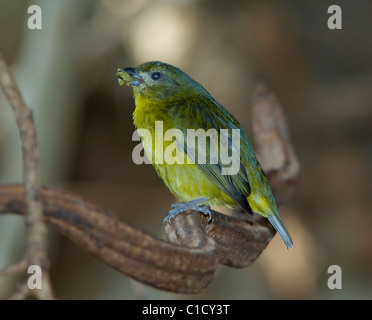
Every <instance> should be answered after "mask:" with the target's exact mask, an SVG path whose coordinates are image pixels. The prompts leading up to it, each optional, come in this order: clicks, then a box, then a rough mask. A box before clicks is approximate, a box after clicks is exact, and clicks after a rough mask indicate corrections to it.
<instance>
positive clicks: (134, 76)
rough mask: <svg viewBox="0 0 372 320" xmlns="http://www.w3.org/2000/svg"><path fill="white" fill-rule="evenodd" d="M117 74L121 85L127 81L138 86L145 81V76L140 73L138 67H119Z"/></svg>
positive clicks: (128, 83) (127, 83)
mask: <svg viewBox="0 0 372 320" xmlns="http://www.w3.org/2000/svg"><path fill="white" fill-rule="evenodd" d="M116 75H117V76H118V82H119V84H120V85H123V84H124V83H125V84H126V85H127V86H129V85H132V86H138V85H139V84H140V83H141V82H143V78H142V77H141V76H140V75H139V74H138V71H137V69H136V68H122V69H120V68H119V69H118V70H117V72H116Z"/></svg>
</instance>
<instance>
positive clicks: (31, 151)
mask: <svg viewBox="0 0 372 320" xmlns="http://www.w3.org/2000/svg"><path fill="white" fill-rule="evenodd" d="M0 86H1V88H2V90H3V92H4V95H5V97H6V99H7V100H8V101H9V103H10V105H11V107H12V109H13V111H14V114H15V116H16V120H17V126H18V130H19V134H20V138H21V144H22V156H23V180H24V185H25V190H24V194H25V198H26V208H25V212H26V215H25V220H26V238H27V254H26V257H25V261H26V263H24V262H21V263H19V264H18V265H17V266H18V268H13V269H12V268H10V270H13V272H16V271H17V272H18V271H19V269H20V268H19V267H20V266H23V267H26V266H28V265H38V266H40V267H41V268H42V270H43V277H44V279H45V288H44V291H43V290H40V291H39V290H33V291H29V293H30V294H34V295H36V296H39V297H43V298H53V293H52V291H51V286H50V285H49V276H48V268H49V262H48V259H47V254H46V252H47V229H46V226H45V224H44V222H43V218H42V215H43V209H42V203H41V199H40V170H39V151H38V146H37V138H36V129H35V124H34V121H33V118H32V111H31V110H30V109H29V108H28V107H27V106H26V105H25V103H24V102H23V100H22V97H21V94H20V92H19V90H18V88H17V86H16V84H15V83H14V81H13V79H12V77H11V75H10V73H9V72H8V68H7V65H6V62H5V59H4V56H3V54H2V53H1V52H0ZM8 272H9V269H8Z"/></svg>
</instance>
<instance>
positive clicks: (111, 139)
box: [0, 0, 372, 299]
mask: <svg viewBox="0 0 372 320" xmlns="http://www.w3.org/2000/svg"><path fill="white" fill-rule="evenodd" d="M56 1H58V0H53V1H52V0H48V1H46V0H44V1H43V0H40V1H33V4H39V5H40V6H41V7H42V9H43V12H44V15H45V14H46V12H48V11H47V8H48V7H49V6H52V5H53V3H54V2H56ZM76 3H77V2H76V1H64V2H63V6H64V7H65V10H66V12H67V15H70V16H71V21H65V20H63V21H60V22H59V24H58V25H57V26H56V27H55V28H56V29H55V30H54V31H53V32H54V33H53V37H56V40H57V41H58V39H61V40H60V41H63V43H61V44H60V45H62V47H65V48H68V49H69V52H70V54H71V55H70V56H69V59H70V60H68V61H67V62H66V61H65V62H64V63H69V64H71V65H70V67H71V66H72V67H71V68H70V70H71V71H69V72H73V76H72V75H70V77H69V78H65V79H66V80H64V81H72V80H68V79H73V81H74V82H73V84H71V83H70V84H71V85H70V86H66V87H63V86H60V84H59V83H58V82H57V81H58V78H59V74H58V73H54V74H52V75H50V78H49V79H54V80H55V81H56V82H54V81H48V82H45V83H42V85H43V87H44V88H45V92H49V94H51V97H53V96H56V97H58V99H59V103H61V101H62V105H63V97H73V98H74V99H73V104H72V102H71V103H70V102H66V104H68V108H67V106H66V113H67V114H65V115H64V118H63V119H64V120H63V121H65V123H63V124H62V128H64V129H63V130H62V131H61V132H62V133H63V132H65V133H67V134H68V139H67V140H66V141H67V142H66V143H67V144H68V146H69V147H68V149H66V150H70V152H69V153H67V152H65V154H66V155H65V156H66V160H63V162H64V163H66V165H67V168H66V169H64V170H63V174H61V176H59V177H58V179H57V180H56V179H54V180H53V181H51V183H53V184H56V185H59V186H61V187H65V188H68V189H70V190H73V191H76V192H79V193H81V194H82V195H85V196H87V197H89V198H91V199H92V200H94V201H95V202H97V203H100V204H102V205H103V206H105V207H107V208H108V209H111V210H113V211H114V212H116V213H117V214H118V215H120V216H121V217H122V218H123V219H125V220H127V221H130V222H131V223H134V224H136V225H137V226H139V227H141V228H143V229H145V230H148V231H150V232H153V233H155V234H158V235H159V236H161V230H160V222H161V220H162V218H163V216H164V215H165V213H166V211H167V210H168V209H169V205H170V203H172V201H173V199H172V196H171V195H170V194H169V192H168V190H166V188H165V187H164V186H163V183H162V182H161V180H160V179H159V178H158V177H157V176H156V173H155V171H154V170H153V168H152V167H151V166H146V165H142V166H136V165H135V164H134V163H133V162H132V159H131V151H132V149H133V147H134V146H135V145H136V144H137V142H132V141H131V135H132V132H133V130H134V128H133V125H132V120H131V113H132V111H133V107H134V106H133V100H132V98H131V91H130V90H129V89H126V88H123V87H119V86H118V85H117V82H116V78H115V71H116V69H117V68H118V67H124V66H136V65H138V64H139V63H141V62H144V61H146V60H162V61H165V62H169V63H171V64H175V65H177V66H179V67H180V68H182V69H183V70H184V71H186V72H187V73H188V74H190V75H191V76H192V77H193V78H194V79H196V80H197V81H199V82H201V83H202V84H203V85H204V86H205V87H206V88H207V89H208V90H209V91H210V92H211V94H212V95H213V96H214V97H215V98H216V99H217V100H218V101H219V102H220V103H221V104H222V105H224V106H225V107H226V108H228V109H229V110H231V111H232V113H233V114H234V115H235V116H236V118H237V119H239V121H240V122H241V123H242V125H243V127H245V128H246V129H247V131H248V132H250V130H251V129H250V127H249V125H250V121H249V119H250V108H249V107H250V103H251V102H250V99H251V92H252V89H253V86H254V84H255V82H256V81H257V80H261V79H263V80H265V81H266V82H268V83H269V85H270V86H271V87H272V88H273V90H274V91H275V93H276V94H277V96H278V97H279V99H280V101H281V104H282V105H283V108H284V112H285V113H286V116H287V118H288V123H289V127H290V134H291V139H292V141H293V144H294V147H295V150H296V152H297V154H298V156H299V159H300V162H301V166H302V178H301V183H300V186H299V188H298V191H297V193H296V194H295V196H294V197H293V199H292V200H291V201H289V202H288V203H287V204H286V205H285V206H284V207H282V208H280V211H281V215H282V216H283V217H284V219H285V220H286V222H287V221H288V223H287V224H288V228H289V230H290V231H291V234H292V235H293V239H294V244H295V249H294V250H293V251H290V252H286V251H284V250H283V249H282V248H281V246H277V244H279V243H280V239H278V237H275V239H274V240H273V241H272V243H271V244H270V245H269V247H268V248H267V249H266V250H265V252H264V253H263V254H262V257H261V258H259V259H258V261H257V262H256V263H255V264H254V265H253V266H252V267H250V268H247V269H244V270H234V269H228V268H221V270H220V273H219V274H218V275H217V277H216V280H215V282H214V283H213V284H212V285H211V286H210V287H209V288H207V289H206V291H205V292H204V293H202V294H199V295H196V296H190V297H192V298H211V299H213V298H220V299H229V298H235V299H246V298H331V299H338V298H369V299H370V298H372V293H371V292H372V290H371V287H372V271H371V270H372V258H371V252H372V233H371V232H370V228H371V226H372V217H371V207H372V201H371V190H372V182H371V177H372V165H371V164H372V140H371V136H372V126H371V123H372V90H371V87H372V72H371V71H372V60H371V59H370V53H371V52H372V37H370V34H371V33H372V19H371V18H372V4H371V2H370V1H367V0H358V1H355V2H351V1H336V2H335V1H332V2H331V1H320V0H317V1H305V0H301V1H274V0H265V1H242V0H241V1H227V0H213V1H212V0H204V1H202V0H200V1H197V0H194V1H192V0H188V1H187V0H183V1H166V0H163V1H161V0H156V1H154V0H126V1H117V0H102V1H98V0H97V1H93V0H90V1H85V2H84V3H83V4H81V3H80V2H79V4H78V5H77V4H76ZM331 4H338V5H340V6H341V8H342V10H343V11H342V12H343V29H342V30H335V31H331V30H329V29H328V28H327V19H328V17H329V15H328V14H327V8H328V6H329V5H331ZM28 5H29V1H24V0H17V1H11V0H0V46H1V49H2V50H3V52H4V54H5V55H6V57H7V59H8V61H9V62H10V63H12V64H13V65H14V67H16V66H17V63H19V61H18V59H19V57H20V56H22V57H23V62H24V63H25V61H26V59H25V58H24V57H25V56H27V54H28V52H22V50H25V49H24V47H23V44H24V43H25V41H26V40H27V38H30V37H31V36H32V37H34V38H35V37H36V38H37V37H38V36H40V37H42V36H43V32H44V33H47V32H48V28H49V27H48V23H49V22H48V17H47V16H44V17H43V19H44V20H43V21H44V24H43V27H44V29H43V30H42V31H30V30H28V29H27V24H26V22H27V18H28V16H27V13H26V10H27V6H28ZM37 32H39V33H37ZM32 33H33V34H32ZM35 33H36V34H35ZM27 48H28V49H30V46H28V47H27ZM31 49H32V50H33V55H34V54H35V53H36V54H37V53H38V52H40V53H42V52H43V49H44V46H38V47H34V48H31ZM51 54H52V55H53V57H55V59H56V60H55V61H56V63H57V64H58V61H59V59H62V56H61V57H60V55H58V54H59V53H58V52H52V53H51ZM26 62H27V61H26ZM59 67H60V70H61V72H62V70H63V69H65V68H66V65H64V64H62V65H60V66H59ZM54 72H55V71H54ZM22 77H24V78H25V79H23V81H24V82H27V83H28V86H29V88H31V89H32V87H33V85H35V83H36V82H37V80H38V72H35V73H34V74H23V75H22ZM57 84H58V85H57ZM63 88H64V89H63ZM62 89H63V90H64V91H62V92H61V91H59V90H62ZM57 93H58V95H54V94H57ZM26 98H27V97H26ZM56 99H57V98H56ZM26 101H27V99H26ZM66 101H69V99H67V100H66ZM30 107H31V108H36V106H33V105H31V106H30ZM3 109H4V107H2V106H1V102H0V111H1V112H2V110H3ZM70 109H74V110H76V109H77V110H78V111H79V112H77V113H74V112H72V111H68V110H70ZM68 112H70V113H68ZM1 117H3V113H1V115H0V124H1V123H4V119H3V120H1ZM59 117H60V116H58V119H60V118H59ZM72 117H73V118H74V119H73V120H74V121H71V122H70V121H69V118H72ZM58 119H53V114H51V115H50V114H49V115H48V117H46V118H45V117H44V120H42V121H54V120H56V121H58ZM9 121H10V120H9ZM42 121H41V122H42ZM61 121H62V120H61ZM8 125H9V124H8ZM40 126H42V123H40ZM49 130H51V129H49ZM71 132H74V134H71ZM0 134H1V135H0V150H1V151H0V153H1V157H0V167H4V166H5V167H6V163H7V162H12V161H14V159H11V158H10V159H9V157H7V152H5V151H4V150H6V149H4V146H3V144H5V141H6V140H7V132H6V131H5V132H4V130H0ZM43 135H44V137H40V140H41V141H43V140H46V139H47V138H48V137H46V136H45V135H46V133H43ZM49 139H51V137H49ZM56 148H58V145H56V143H53V141H52V142H51V143H50V149H48V150H47V151H45V153H54V152H56V151H55V150H56ZM46 158H47V157H46V156H44V158H43V157H42V166H43V165H47V164H46V163H45V162H47V161H49V160H44V162H43V159H46ZM50 161H52V160H50ZM51 167H52V168H54V169H53V170H55V171H58V170H60V167H59V165H58V166H57V165H55V166H54V167H53V163H52V164H51ZM0 172H1V170H0ZM45 179H46V180H48V177H46V178H45ZM1 180H2V177H1V175H0V182H1ZM51 180H52V179H51ZM48 183H49V182H48ZM154 208H155V209H156V210H154ZM151 212H157V215H156V216H151V215H150V213H151ZM139 213H141V214H139ZM146 214H147V215H146ZM0 221H1V220H0ZM9 245H10V244H9ZM52 251H53V252H54V256H55V257H56V258H55V260H54V261H53V267H52V271H53V277H54V279H52V281H54V284H55V293H56V295H57V297H60V298H136V297H137V296H142V295H145V296H147V297H149V298H177V299H179V298H182V297H183V296H180V295H173V294H168V293H165V292H159V291H157V290H154V289H151V288H148V287H145V288H141V286H138V285H137V284H133V282H132V281H130V280H129V279H128V278H126V277H124V276H122V275H119V274H117V273H116V272H114V271H112V270H110V269H109V268H107V267H106V266H103V265H102V264H100V263H97V262H96V261H95V260H94V258H92V257H90V256H88V255H87V254H85V253H83V252H81V250H79V249H78V248H76V247H75V246H73V245H72V244H71V243H70V242H68V241H67V240H65V239H61V241H60V242H59V245H55V246H54V247H53V249H52ZM0 255H1V252H0ZM332 264H338V265H340V266H341V268H342V270H343V289H342V290H339V291H331V290H329V289H328V288H327V278H328V276H329V275H328V274H327V268H328V266H330V265H332ZM139 288H140V289H139ZM138 290H139V291H138ZM138 292H140V293H138ZM0 295H1V296H2V295H3V294H2V292H1V288H0ZM188 297H189V296H188Z"/></svg>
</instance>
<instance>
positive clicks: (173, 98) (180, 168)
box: [116, 61, 293, 249]
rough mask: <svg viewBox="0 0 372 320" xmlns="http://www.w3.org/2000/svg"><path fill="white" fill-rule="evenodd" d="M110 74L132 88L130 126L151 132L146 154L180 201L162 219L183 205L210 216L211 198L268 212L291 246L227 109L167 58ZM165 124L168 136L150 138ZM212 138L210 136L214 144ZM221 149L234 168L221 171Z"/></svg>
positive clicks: (264, 181)
mask: <svg viewBox="0 0 372 320" xmlns="http://www.w3.org/2000/svg"><path fill="white" fill-rule="evenodd" d="M116 75H117V76H118V81H119V84H120V85H122V84H124V83H125V84H127V85H128V86H129V85H130V86H131V87H132V88H133V95H134V100H135V105H136V108H135V110H134V113H133V121H134V125H135V127H136V128H137V129H142V130H143V129H146V130H148V131H147V132H149V133H150V134H151V138H144V137H143V136H141V139H142V143H143V148H144V151H145V153H146V155H147V156H148V157H149V159H151V160H152V164H153V166H154V167H155V169H156V171H157V173H158V175H159V176H160V177H161V178H162V179H163V181H164V183H165V184H166V186H167V187H168V188H169V190H170V191H171V192H172V193H173V194H174V196H176V197H177V198H178V199H179V200H181V201H182V202H181V203H177V204H173V205H172V208H173V209H172V210H170V211H169V213H168V215H167V216H166V217H165V219H164V220H163V222H164V221H168V222H170V221H171V219H172V218H173V217H174V216H175V215H177V214H178V213H180V212H183V211H186V210H187V209H194V210H197V211H200V212H202V213H204V214H206V215H209V220H210V219H211V218H212V215H211V211H210V207H209V206H210V205H212V204H213V205H218V206H226V207H229V208H234V207H237V206H239V207H240V208H241V209H243V210H244V211H245V212H247V213H250V214H252V213H253V212H256V213H258V214H260V215H262V216H264V217H266V218H268V219H269V221H270V222H271V224H272V225H273V226H274V228H275V229H276V230H277V231H278V233H279V235H280V236H281V238H282V240H283V242H284V244H285V246H286V247H287V249H289V248H292V247H293V243H292V239H291V237H290V235H289V233H288V230H287V229H286V227H285V225H284V223H283V221H282V219H281V218H280V216H279V213H278V209H277V207H276V204H275V200H274V197H273V195H272V192H271V189H270V185H269V182H268V180H267V178H266V175H265V173H264V172H263V170H262V168H261V165H260V164H259V162H258V160H257V159H256V156H255V154H254V152H253V149H252V147H251V144H250V142H249V140H248V137H247V135H246V133H245V131H244V129H243V128H242V127H241V125H240V124H239V122H238V121H237V120H236V119H235V118H234V116H233V115H232V114H231V113H230V112H229V111H227V110H226V109H225V108H224V107H222V106H221V105H220V104H219V103H218V102H217V101H216V100H215V99H214V98H213V97H212V96H211V94H210V93H209V92H208V91H207V90H206V89H204V87H203V86H202V85H201V84H199V83H198V82H196V81H195V80H193V79H192V78H191V77H190V76H188V75H187V74H186V73H184V72H183V71H182V70H180V69H178V68H176V67H174V66H172V65H169V64H167V63H163V62H159V61H151V62H146V63H143V64H141V65H140V66H138V67H137V68H122V69H118V70H117V73H116ZM159 123H161V124H162V125H161V126H159V125H158V124H159ZM170 129H174V131H173V139H170V138H169V137H168V138H167V139H166V138H165V136H162V138H161V139H160V140H161V141H160V140H159V138H156V137H159V134H163V133H164V130H170ZM191 129H194V132H195V131H197V130H199V131H198V132H199V133H200V132H207V133H208V132H209V133H210V135H207V137H206V141H209V142H210V144H209V146H208V145H207V146H206V147H203V146H202V145H201V144H199V142H200V141H198V143H197V144H196V143H195V141H193V139H189V136H190V135H191V134H190V132H191V131H190V130H191ZM200 129H202V131H200ZM211 129H212V130H211ZM159 130H162V132H159ZM233 130H235V131H234V132H235V133H236V132H238V133H239V138H238V139H234V136H233V134H232V133H233ZM226 131H227V132H228V133H229V134H228V135H226ZM176 133H177V134H176ZM180 133H181V134H183V135H184V136H183V139H180V137H179V134H180ZM176 136H177V137H176ZM193 137H194V139H196V138H195V136H193ZM174 138H175V139H174ZM175 140H176V141H175ZM212 140H213V141H215V142H216V143H215V144H214V145H212ZM223 142H225V143H223ZM174 144H176V148H173V149H172V148H171V150H172V152H170V153H169V152H168V158H169V156H170V155H171V156H174V157H175V159H176V161H174V158H173V161H166V160H167V159H166V157H165V155H166V154H165V153H166V151H167V148H168V147H169V148H170V147H171V146H172V145H174ZM218 148H220V150H218ZM168 151H169V150H168ZM223 151H224V152H226V153H227V157H230V158H228V159H230V160H231V161H230V169H231V166H232V165H233V160H235V169H236V162H237V170H232V171H231V172H230V173H228V172H227V173H226V171H225V172H223V170H224V169H225V170H226V169H228V168H229V163H227V162H226V161H224V159H223V157H222V156H223V154H222V152H223ZM177 152H178V154H177ZM182 152H183V153H182ZM175 154H176V155H175ZM225 158H226V155H225ZM159 159H160V160H163V161H159ZM190 159H191V160H192V161H189V160H190ZM201 160H203V161H201ZM225 160H226V159H225Z"/></svg>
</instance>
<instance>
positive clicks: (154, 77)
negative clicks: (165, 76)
mask: <svg viewBox="0 0 372 320" xmlns="http://www.w3.org/2000/svg"><path fill="white" fill-rule="evenodd" d="M160 76H161V74H160V72H153V73H152V74H151V79H152V80H159V79H160Z"/></svg>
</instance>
